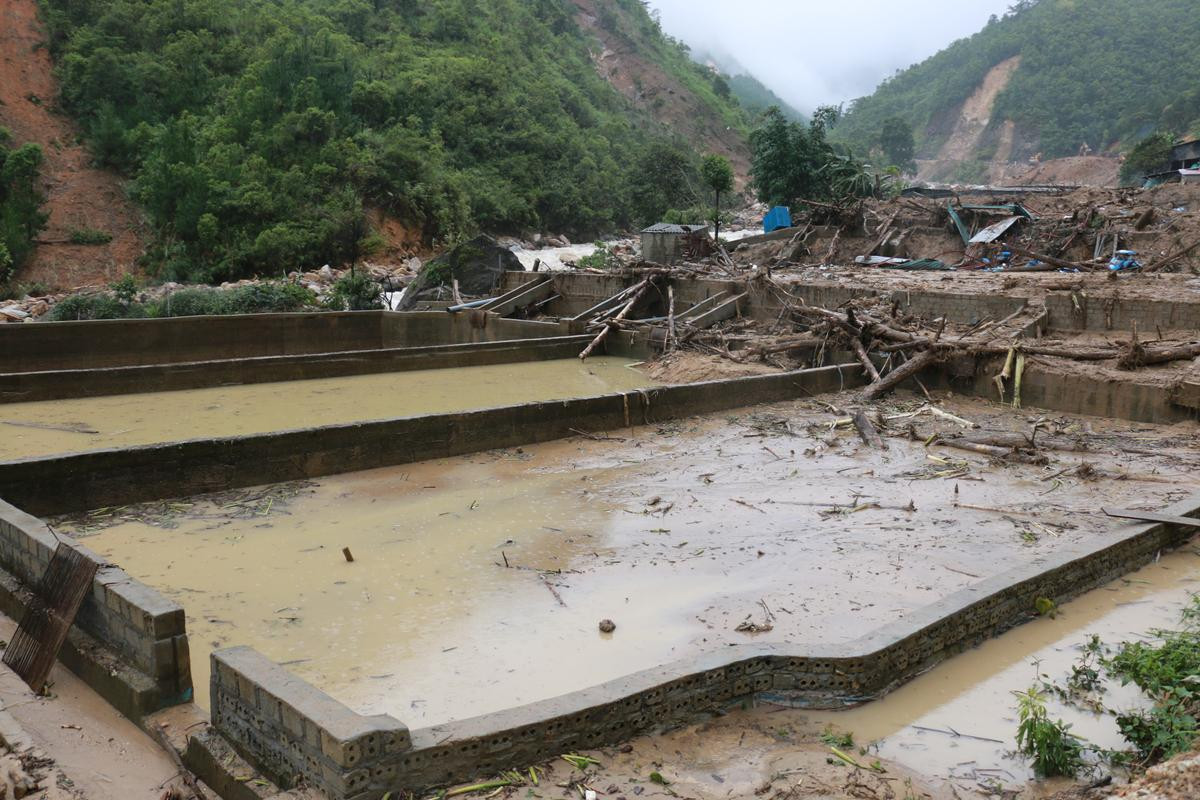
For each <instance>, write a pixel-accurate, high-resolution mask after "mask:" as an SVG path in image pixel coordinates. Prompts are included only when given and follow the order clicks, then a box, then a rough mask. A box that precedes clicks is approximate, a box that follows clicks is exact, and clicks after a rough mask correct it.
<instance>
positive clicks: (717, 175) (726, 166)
mask: <svg viewBox="0 0 1200 800" xmlns="http://www.w3.org/2000/svg"><path fill="white" fill-rule="evenodd" d="M700 177H701V179H702V180H703V181H704V185H705V186H707V187H708V188H709V189H712V190H713V192H714V193H715V194H716V200H715V201H714V205H713V225H714V226H715V228H716V232H715V236H716V237H717V238H720V236H721V193H722V192H731V191H733V166H732V165H731V164H730V163H729V159H727V158H725V157H724V156H719V155H716V154H712V155H707V156H705V157H704V161H702V162H701V163H700Z"/></svg>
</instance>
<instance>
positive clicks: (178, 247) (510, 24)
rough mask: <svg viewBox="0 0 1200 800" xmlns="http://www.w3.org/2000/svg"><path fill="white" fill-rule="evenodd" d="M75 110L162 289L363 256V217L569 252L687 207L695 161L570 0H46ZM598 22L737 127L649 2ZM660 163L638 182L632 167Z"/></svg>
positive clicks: (425, 232)
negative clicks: (555, 242) (119, 183)
mask: <svg viewBox="0 0 1200 800" xmlns="http://www.w3.org/2000/svg"><path fill="white" fill-rule="evenodd" d="M41 5H42V7H43V9H44V12H45V13H44V16H45V20H46V23H47V26H48V27H49V29H50V33H51V36H50V41H51V46H52V49H53V51H54V56H55V59H56V63H57V64H58V68H59V74H60V77H61V86H62V100H63V105H64V106H65V107H66V108H67V109H68V110H69V111H70V112H72V113H73V114H74V116H75V117H76V118H77V120H78V121H79V123H80V125H81V127H82V128H83V130H84V132H85V135H86V137H87V140H88V143H89V145H90V146H91V148H92V151H93V154H94V155H95V156H96V157H97V159H98V160H101V161H103V162H104V163H106V164H109V165H111V166H113V167H115V168H116V169H119V170H121V171H123V172H125V173H126V174H127V175H128V176H129V177H130V178H131V179H132V186H133V193H134V196H135V198H136V199H137V200H138V202H139V203H140V204H141V205H142V206H143V207H144V209H145V211H146V214H147V217H148V218H149V219H150V221H151V222H152V224H153V226H154V229H155V231H156V233H157V236H156V243H155V244H154V246H153V248H152V251H151V255H152V256H154V257H156V261H157V263H160V264H161V265H162V276H163V277H179V278H186V279H199V280H224V279H227V278H235V277H241V276H244V275H251V274H256V273H257V274H263V273H268V274H278V273H279V271H280V270H291V269H296V268H303V267H308V266H316V265H320V264H322V263H326V262H329V263H347V262H352V261H353V260H354V259H355V258H356V256H357V253H358V250H359V247H360V243H361V242H362V241H363V240H364V235H363V234H364V231H365V229H366V225H367V222H366V221H367V219H369V218H370V216H371V214H370V213H369V212H382V213H384V214H387V215H389V216H390V217H393V218H398V219H399V221H401V222H402V223H404V225H405V227H406V228H408V229H409V230H414V231H418V232H419V233H420V235H421V237H422V238H423V239H424V240H425V241H426V242H428V243H438V242H445V241H451V240H455V239H458V238H461V237H463V236H466V235H470V234H472V233H474V232H476V230H478V229H483V230H488V231H492V232H496V233H525V232H528V231H531V230H554V231H556V232H557V231H562V232H566V233H568V234H571V235H572V237H573V238H583V237H585V236H586V237H592V236H596V235H601V234H604V233H608V232H611V231H614V230H617V229H620V228H624V227H627V226H629V225H631V224H633V223H635V222H640V221H642V220H643V219H644V218H645V217H646V216H648V215H659V214H662V213H664V212H665V210H666V209H667V208H670V207H671V206H672V205H676V204H686V203H688V202H690V201H691V200H694V197H693V196H694V195H695V188H694V187H697V186H698V185H699V181H698V180H697V168H698V162H699V154H698V153H696V152H695V150H694V149H693V148H692V146H690V145H689V144H687V143H686V142H685V141H684V140H681V139H676V138H675V137H673V136H672V135H671V134H670V133H669V131H668V130H667V129H666V128H665V127H663V126H659V125H657V124H656V123H655V121H654V120H653V119H651V118H649V117H648V116H647V115H646V114H645V113H644V112H642V111H639V110H637V109H634V108H633V107H632V106H631V105H630V104H629V102H628V101H627V100H626V99H625V98H624V97H623V96H621V95H620V93H618V92H617V91H616V90H614V88H613V87H612V86H611V85H610V84H609V83H608V81H606V80H605V79H604V77H602V76H601V75H600V74H598V73H597V71H596V68H595V64H594V63H593V61H592V50H593V46H594V42H593V41H592V39H591V38H590V36H589V35H587V34H586V33H585V32H584V31H582V30H581V29H580V27H579V26H578V24H577V22H576V19H575V15H574V12H573V11H572V10H571V6H570V4H564V3H562V2H559V1H558V0H422V1H421V2H417V0H289V1H288V2H268V3H262V2H255V3H251V2H247V0H187V2H184V1H183V0H105V2H102V3H100V2H90V0H89V1H82V2H81V0H42V2H41ZM606 9H607V10H606V19H607V22H606V23H605V25H606V27H607V28H609V29H610V30H611V32H612V33H613V34H614V35H619V36H621V37H622V39H623V40H627V41H628V43H629V45H630V47H632V48H633V49H634V50H635V51H636V52H637V53H639V54H640V55H641V56H642V57H644V58H645V59H647V60H648V61H649V62H651V63H653V65H654V66H655V67H656V68H658V69H661V70H662V71H663V72H665V73H667V74H669V75H671V76H672V78H673V79H675V80H677V81H678V82H679V83H680V84H681V85H682V86H683V87H685V89H686V90H687V91H688V92H690V93H691V94H692V95H693V96H694V97H695V98H696V99H697V101H698V106H697V108H699V109H701V112H700V113H701V114H704V115H711V116H712V117H713V119H714V120H717V121H719V122H720V123H721V125H722V127H727V128H730V129H733V130H735V131H742V130H746V128H747V123H746V116H745V113H744V112H743V111H742V110H741V109H740V108H739V107H738V106H737V103H736V100H735V99H734V98H733V97H732V95H729V96H726V95H727V94H728V93H727V92H726V88H727V87H725V86H724V83H723V82H722V81H718V80H715V79H714V78H713V76H712V73H711V72H710V71H709V70H708V69H707V68H706V67H703V66H701V65H699V64H696V63H695V62H693V61H692V60H691V59H690V58H689V56H688V54H687V52H686V50H685V49H684V48H682V47H681V46H680V45H679V44H678V43H677V42H674V41H673V40H670V39H669V38H668V37H666V36H664V35H663V34H662V32H661V30H660V29H659V28H658V26H657V25H654V24H653V21H652V20H651V19H650V17H649V15H648V12H647V11H646V9H645V7H644V6H643V5H642V4H641V3H640V2H637V0H618V2H615V3H610V4H607V7H606ZM653 153H662V154H665V156H666V159H665V162H664V164H663V165H662V168H661V169H660V170H658V171H657V173H656V174H654V175H653V176H651V178H650V180H649V181H647V179H646V176H645V174H644V173H643V172H641V171H639V169H638V167H639V165H644V164H646V163H648V162H649V161H651V159H652V155H651V154H653Z"/></svg>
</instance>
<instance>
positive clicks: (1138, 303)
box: [1046, 288, 1200, 338]
mask: <svg viewBox="0 0 1200 800" xmlns="http://www.w3.org/2000/svg"><path fill="white" fill-rule="evenodd" d="M1046 310H1047V311H1048V312H1049V314H1050V318H1049V323H1050V327H1051V329H1054V330H1062V331H1129V330H1130V329H1131V328H1132V327H1133V323H1134V321H1135V320H1136V321H1137V324H1138V330H1139V331H1140V332H1141V333H1142V334H1143V336H1144V338H1150V337H1152V336H1154V335H1156V331H1157V330H1159V329H1161V330H1163V331H1179V330H1187V331H1196V330H1200V303H1196V302H1183V301H1179V302H1176V301H1171V300H1152V299H1148V298H1128V297H1122V296H1121V291H1120V289H1119V288H1114V289H1113V290H1111V291H1104V292H1096V293H1092V294H1089V293H1087V292H1055V293H1053V294H1050V295H1048V296H1047V297H1046Z"/></svg>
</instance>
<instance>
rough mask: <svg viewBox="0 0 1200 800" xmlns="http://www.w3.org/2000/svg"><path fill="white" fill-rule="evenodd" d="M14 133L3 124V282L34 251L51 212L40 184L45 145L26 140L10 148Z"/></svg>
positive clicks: (0, 140)
mask: <svg viewBox="0 0 1200 800" xmlns="http://www.w3.org/2000/svg"><path fill="white" fill-rule="evenodd" d="M10 139H11V135H10V134H9V132H8V130H6V129H5V128H0V284H4V283H7V282H8V281H9V280H11V279H12V277H13V276H14V275H15V274H16V271H17V270H18V269H19V268H20V267H21V265H22V264H24V263H25V260H26V259H27V258H28V257H29V255H30V253H32V252H33V246H34V244H33V242H34V239H35V238H36V237H37V234H38V232H39V231H41V230H42V229H43V228H44V227H45V226H46V220H47V219H48V218H49V215H48V214H46V213H45V212H43V211H42V205H43V204H44V203H45V202H46V198H45V196H43V194H42V191H41V188H40V187H39V185H38V175H39V172H40V170H41V166H42V149H41V148H40V147H38V146H37V145H36V144H33V143H31V142H30V143H26V144H23V145H21V146H20V147H17V148H15V149H10V148H9V145H8V142H9V141H10Z"/></svg>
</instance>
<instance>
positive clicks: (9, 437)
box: [0, 356, 654, 460]
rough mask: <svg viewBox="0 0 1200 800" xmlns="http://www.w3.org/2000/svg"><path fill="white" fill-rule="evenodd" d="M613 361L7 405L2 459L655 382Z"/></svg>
mask: <svg viewBox="0 0 1200 800" xmlns="http://www.w3.org/2000/svg"><path fill="white" fill-rule="evenodd" d="M629 364H630V361H629V359H622V358H616V357H613V356H598V357H594V358H589V359H588V360H587V361H586V362H580V361H579V360H578V359H561V360H554V361H538V362H528V363H519V364H496V365H490V366H481V367H471V368H469V369H436V370H420V371H416V372H397V373H385V374H378V375H356V376H352V377H343V378H321V379H317V380H306V381H287V382H280V383H260V384H251V385H244V386H223V387H215V388H209V389H189V390H186V391H177V392H156V393H151V394H134V395H116V396H111V397H90V398H82V399H76V400H53V401H45V402H36V403H17V404H11V405H4V406H0V460H10V459H18V458H30V457H35V456H49V455H55V454H60V453H71V452H81V451H89V450H101V449H107V448H112V447H130V446H135V445H145V444H156V443H160V442H174V441H181V440H185V439H196V438H209V437H223V436H240V435H245V434H254V433H265V432H268V431H280V430H290V429H295V428H307V427H312V426H317V425H335V424H339V423H346V422H358V421H363V420H371V419H390V418H396V417H406V416H413V415H417V414H431V413H440V412H454V411H467V410H474V409H480V408H491V407H495V406H504V405H514V404H517V403H525V402H531V401H534V400H561V399H569V398H576V397H590V396H593V395H602V394H608V393H611V392H618V391H627V390H631V389H639V388H643V387H646V386H650V385H653V383H654V382H653V381H651V380H650V379H648V378H647V377H646V376H645V375H643V374H642V373H640V372H638V371H637V370H636V369H632V368H630V366H629Z"/></svg>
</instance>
